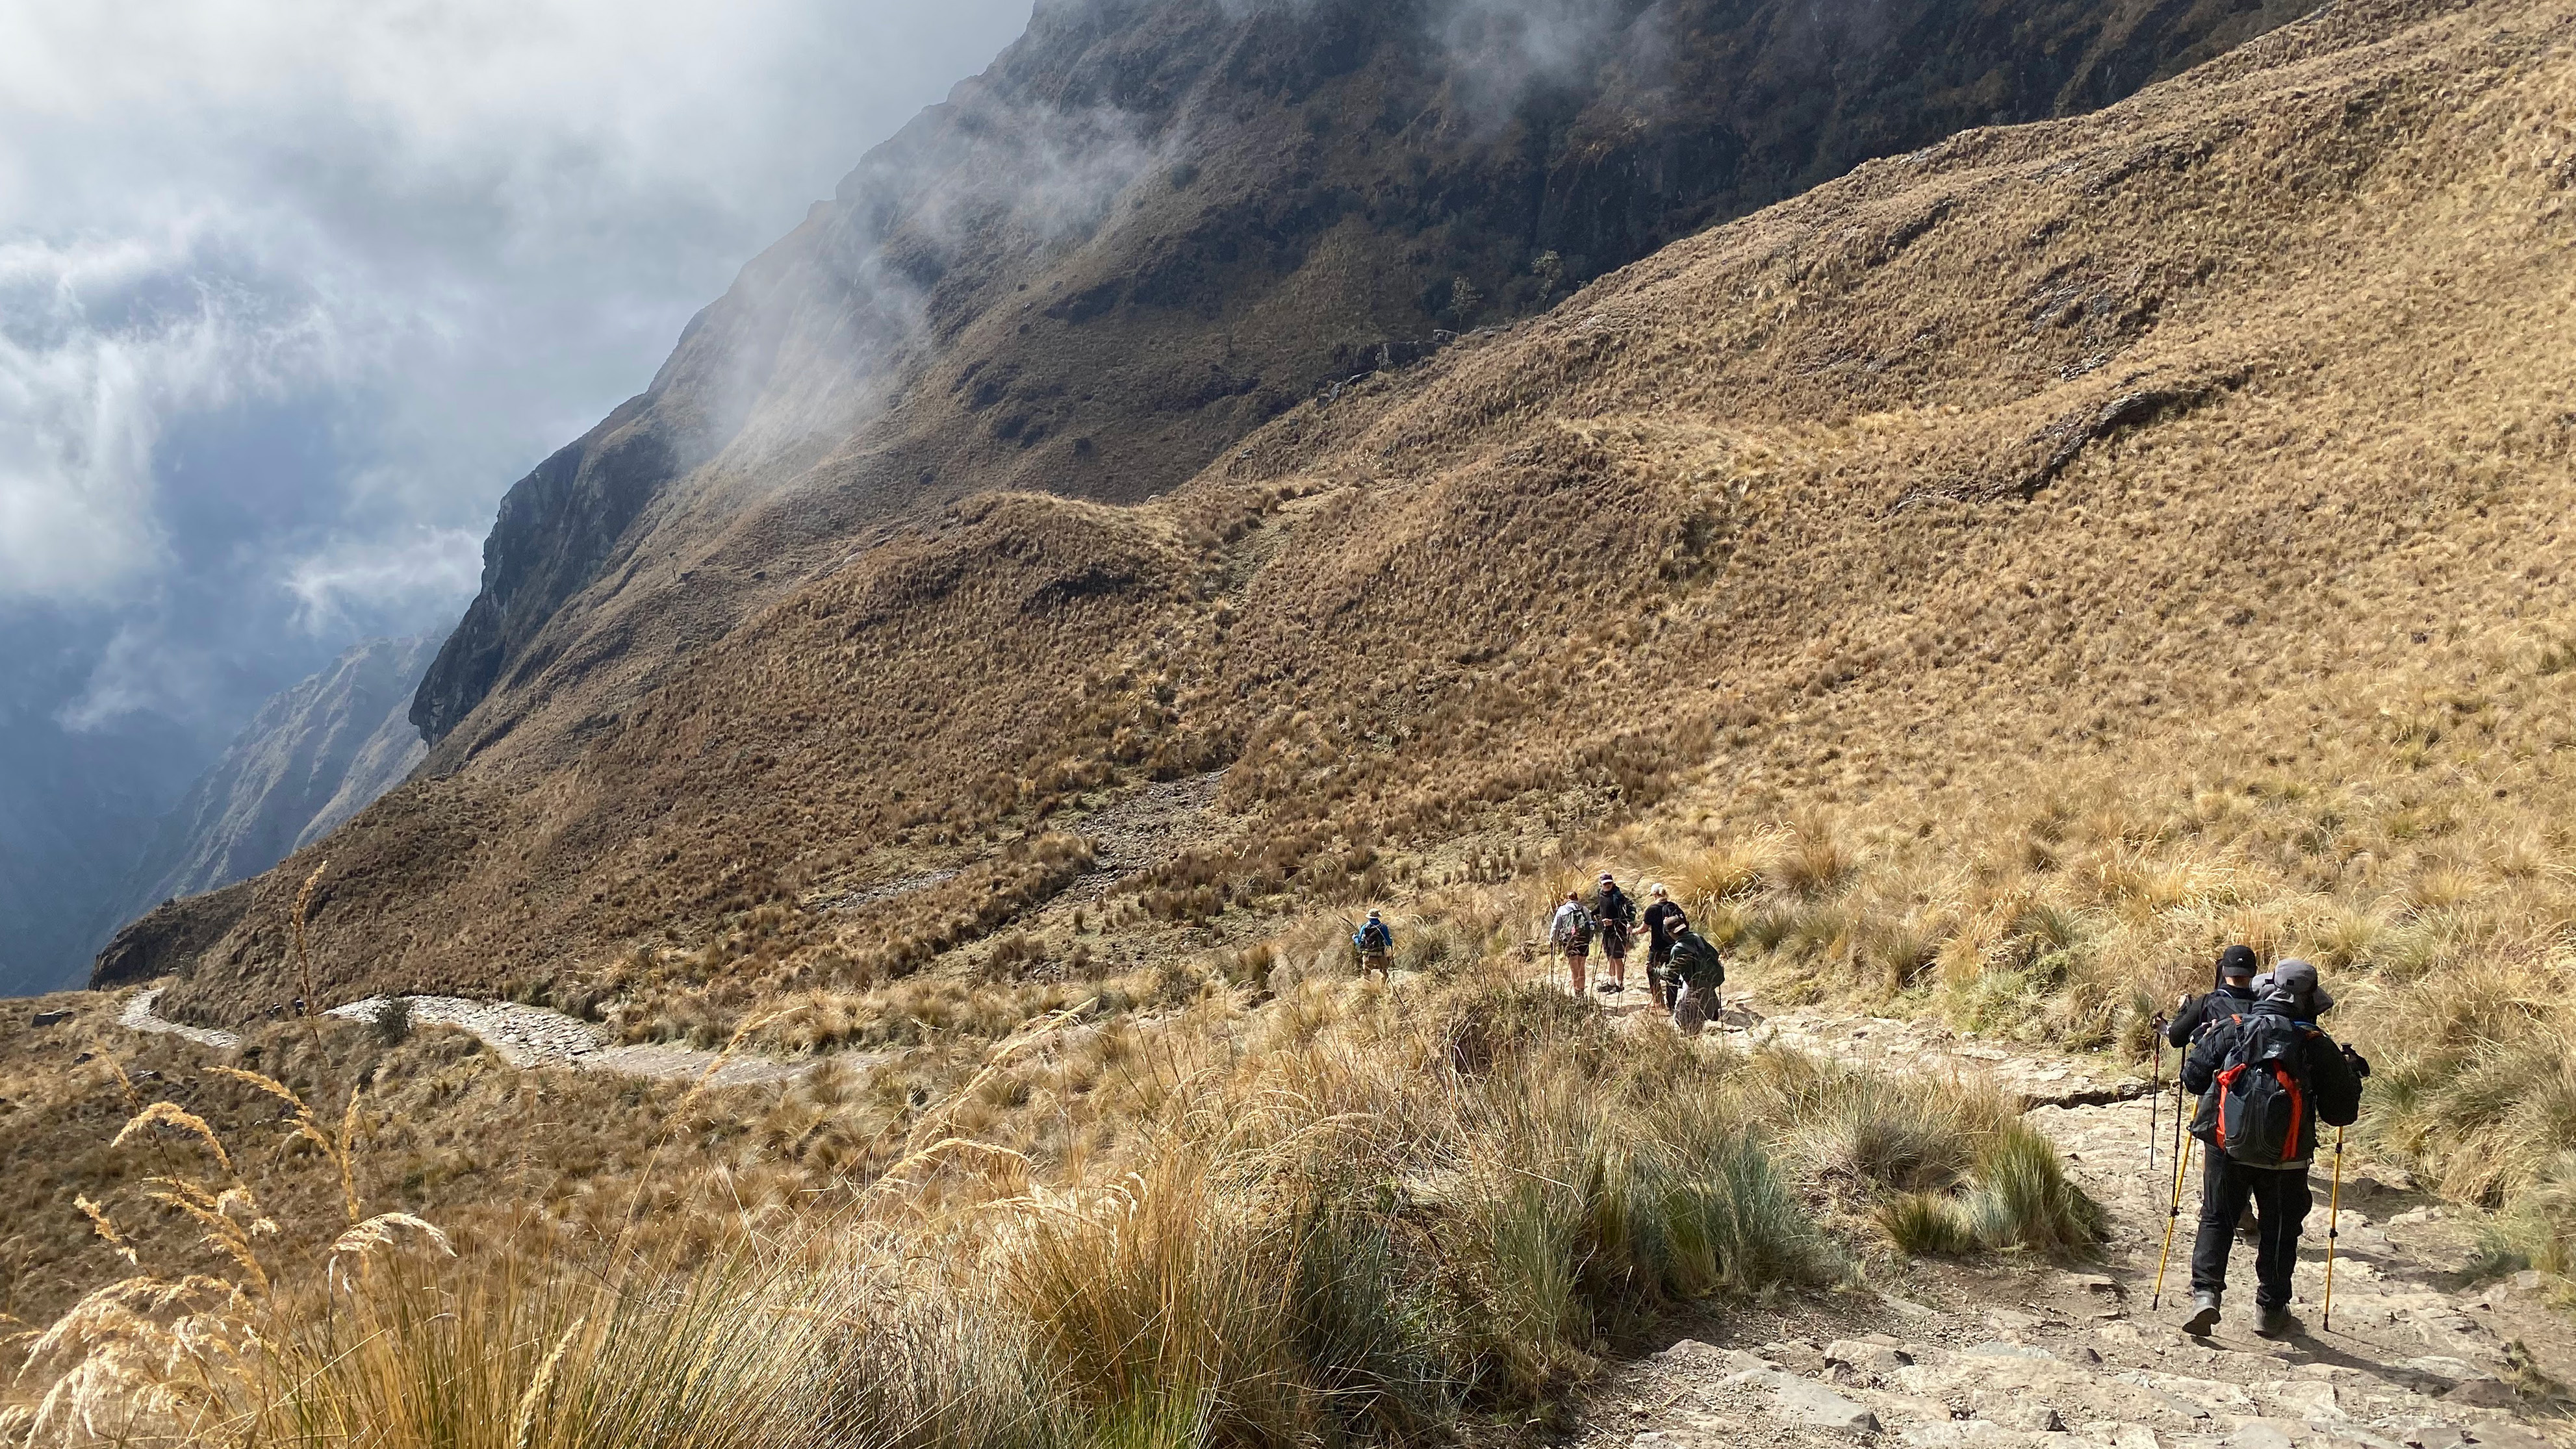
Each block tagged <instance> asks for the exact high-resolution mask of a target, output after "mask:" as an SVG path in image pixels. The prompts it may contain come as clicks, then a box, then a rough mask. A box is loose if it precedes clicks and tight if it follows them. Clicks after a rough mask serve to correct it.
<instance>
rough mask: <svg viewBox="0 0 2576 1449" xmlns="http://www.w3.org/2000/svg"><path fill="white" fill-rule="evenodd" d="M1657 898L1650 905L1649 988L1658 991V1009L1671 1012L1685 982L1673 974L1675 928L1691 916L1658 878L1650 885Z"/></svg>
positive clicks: (1649, 890) (1649, 891) (1650, 895)
mask: <svg viewBox="0 0 2576 1449" xmlns="http://www.w3.org/2000/svg"><path fill="white" fill-rule="evenodd" d="M1646 895H1647V897H1648V898H1649V899H1650V900H1651V901H1653V904H1652V905H1649V906H1647V907H1646V989H1647V990H1648V991H1650V992H1652V993H1654V997H1655V1009H1656V1010H1658V1011H1669V1010H1671V1009H1672V1005H1673V998H1674V997H1675V996H1677V995H1679V994H1681V982H1680V981H1679V980H1677V979H1676V978H1675V977H1674V976H1673V970H1672V959H1673V927H1674V926H1675V925H1676V924H1681V925H1687V924H1689V918H1688V917H1687V916H1684V915H1683V914H1682V908H1681V907H1679V906H1677V905H1674V904H1673V899H1672V893H1671V892H1669V891H1667V890H1665V889H1664V883H1663V882H1662V881H1657V882H1655V883H1654V884H1653V885H1651V886H1648V887H1646Z"/></svg>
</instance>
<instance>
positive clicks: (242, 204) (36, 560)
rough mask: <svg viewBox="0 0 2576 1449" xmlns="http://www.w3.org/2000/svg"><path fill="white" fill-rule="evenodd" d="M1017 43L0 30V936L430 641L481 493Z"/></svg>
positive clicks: (32, 21)
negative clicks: (17, 910)
mask: <svg viewBox="0 0 2576 1449" xmlns="http://www.w3.org/2000/svg"><path fill="white" fill-rule="evenodd" d="M1028 10H1029V0H941V3H938V4H935V5H934V4H925V3H922V0H838V3H834V0H703V3H697V0H691V3H682V0H381V3H374V4H368V5H348V4H344V3H337V0H333V3H323V0H177V3H172V0H80V3H76V4H64V3H60V0H0V904H5V902H6V901H7V900H8V899H10V898H11V896H12V894H13V892H15V893H16V894H17V895H19V896H24V895H26V894H27V892H28V891H29V889H31V882H32V881H33V880H34V878H35V877H36V876H37V875H39V874H42V873H44V872H45V871H46V870H48V869H51V868H54V867H58V866H60V864H61V862H62V860H63V858H64V857H63V852H64V851H65V850H68V849H71V848H72V847H70V846H67V845H64V844H62V843H61V840H59V839H56V837H57V836H61V832H63V831H65V830H69V831H70V832H71V834H72V835H73V836H79V835H80V834H81V832H82V831H83V830H89V831H90V833H91V834H95V833H97V830H98V829H105V828H106V824H105V823H104V822H105V816H106V815H108V814H115V813H116V812H119V811H122V812H124V813H126V814H132V813H135V812H138V811H145V812H148V810H150V809H152V808H156V807H154V806H153V804H152V802H153V801H156V800H157V801H158V802H159V806H158V807H157V808H166V807H167V805H168V804H169V803H171V802H172V801H175V799H176V797H177V794H178V793H179V792H180V791H182V790H184V789H185V787H186V785H187V783H188V781H189V780H190V779H191V778H193V776H194V775H195V773H196V772H197V771H198V770H200V769H202V768H203V767H204V766H205V765H206V764H207V763H209V762H210V761H211V760H212V758H213V755H214V754H215V752H216V751H218V750H220V748H221V747H222V745H223V743H224V741H225V740H226V739H228V738H229V737H230V735H231V734H232V732H233V731H234V730H236V729H238V728H239V727H240V725H241V724H242V723H243V722H244V721H245V720H246V719H247V718H248V717H249V716H250V714H251V713H252V712H253V711H254V710H255V709H256V708H257V707H258V705H259V703H260V701H261V700H263V699H264V698H266V697H267V695H269V694H270V693H272V692H274V691H275V690H277V689H279V688H282V687H284V686H285V685H287V684H290V683H292V682H294V681H295V680H296V679H298V678H301V677H302V676H303V675H305V674H308V673H310V672H312V671H313V670H314V669H316V668H319V667H320V666H321V665H322V664H323V663H324V662H327V660H328V659H329V658H330V657H331V656H333V655H334V654H336V653H338V652H339V651H340V649H342V648H344V647H346V646H347V645H348V644H349V643H351V642H354V641H355V640H357V639H360V638H365V637H370V636H375V635H381V634H388V633H412V632H417V631H420V630H423V629H443V628H444V627H446V626H447V625H449V624H451V623H453V621H454V619H455V617H456V615H457V614H458V613H459V612H460V611H461V609H462V608H463V606H464V604H465V602H466V600H467V599H468V598H470V597H471V595H472V593H473V589H474V583H475V579H476V575H477V572H478V571H479V568H480V549H481V546H482V539H483V535H484V533H485V531H486V529H487V528H488V526H489V524H490V521H491V517H492V511H493V507H494V505H495V504H496V503H497V502H498V500H499V498H500V495H501V493H502V491H503V490H504V489H506V488H507V487H508V486H509V485H510V484H511V483H512V482H514V481H516V480H517V479H518V478H519V477H520V476H522V475H523V474H525V473H526V472H527V471H528V469H529V468H530V467H532V466H533V465H534V464H535V463H537V462H538V461H539V460H540V459H542V458H543V457H544V456H545V455H546V454H547V453H549V452H551V451H552V450H553V449H555V448H556V447H559V446H561V445H562V444H564V443H566V442H569V441H570V440H572V439H573V438H575V437H577V436H579V435H580V434H581V433H582V432H583V431H584V430H586V429H587V428H588V427H589V426H590V425H591V424H592V423H593V422H595V421H596V420H597V419H598V418H599V417H600V416H601V415H602V414H604V413H605V412H607V411H608V410H609V409H610V408H611V407H613V406H614V405H615V404H616V403H617V402H618V401H620V400H621V399H623V398H625V397H627V396H630V395H632V394H633V393H635V392H637V391H640V390H641V389H642V388H643V387H644V385H645V384H646V383H647V382H648V381H649V380H650V379H651V377H652V375H653V371H654V369H655V368H656V367H657V366H658V365H659V364H660V362H661V360H662V358H663V357H664V356H665V355H666V354H667V353H668V352H669V350H670V348H671V346H672V344H673V343H674V342H675V341H676V340H677V338H678V336H679V332H680V329H681V327H682V325H683V324H685V323H686V321H687V320H688V318H689V316H690V315H691V314H692V313H693V312H695V311H696V310H697V309H698V308H699V307H701V306H703V305H705V304H706V303H707V302H709V301H711V300H713V299H714V298H715V297H716V296H717V295H719V294H720V293H721V292H722V291H723V290H724V288H725V286H726V285H727V284H728V283H729V282H730V281H731V279H732V277H733V275H734V273H735V271H736V270H737V269H738V268H739V267H740V266H741V265H742V263H743V262H744V261H746V260H748V259H749V258H750V257H751V256H752V255H753V254H755V253H756V252H757V251H759V250H760V248H761V247H763V246H765V245H766V244H767V243H769V242H770V241H772V240H774V239H776V238H777V237H779V236H781V235H783V234H784V233H785V232H786V231H787V230H788V229H789V228H791V227H793V226H794V225H795V224H796V223H797V221H798V220H800V219H801V218H802V217H803V215H804V213H805V210H806V208H807V206H808V205H809V204H810V203H812V202H813V201H815V200H818V199H820V198H823V197H826V196H829V195H830V194H831V190H832V187H833V184H834V183H835V182H836V181H837V180H838V179H839V178H840V176H841V175H842V174H843V173H844V172H845V171H847V170H848V169H849V168H850V166H851V165H852V164H854V163H855V162H856V161H857V160H858V158H859V157H860V155H861V154H863V153H864V152H865V151H866V150H867V148H868V147H870V146H872V145H874V144H875V143H876V142H878V141H881V140H883V139H884V138H886V137H887V136H889V135H891V134H892V133H893V132H894V131H895V130H896V128H898V127H899V126H900V125H902V123H903V122H904V121H905V120H906V119H908V118H909V117H910V116H911V115H912V114H913V113H915V112H916V111H918V110H919V109H920V108H921V107H923V106H924V105H927V104H929V103H932V102H934V101H937V100H938V99H940V98H941V97H942V96H943V95H945V94H946V92H947V91H948V89H949V87H950V86H951V85H952V84H954V83H955V82H956V81H958V80H960V79H963V78H964V77H966V76H968V75H971V74H973V73H975V72H977V71H979V70H981V69H982V68H983V67H984V66H985V64H986V63H988V62H989V61H990V60H991V58H992V57H993V55H994V54H995V53H997V52H998V51H999V50H1000V49H1001V48H1002V46H1004V45H1005V44H1007V43H1008V42H1009V41H1010V40H1011V39H1012V38H1013V37H1015V36H1016V35H1017V34H1018V33H1019V32H1020V30H1021V29H1023V28H1024V27H1025V25H1026V22H1027V19H1028ZM102 802H111V803H102ZM120 818H121V817H120ZM93 827H95V828H93ZM118 828H123V827H121V826H120V827H118ZM49 832H50V833H49ZM69 838H70V837H68V836H63V837H62V839H69ZM83 838H86V837H83ZM47 841H53V842H54V843H52V844H45V842H47ZM84 848H86V847H84ZM101 848H102V849H107V850H108V854H109V855H112V854H113V853H114V852H113V849H111V848H107V847H101ZM48 862H51V864H50V865H49V864H48ZM97 868H98V867H95V866H93V867H89V869H91V870H93V871H94V870H95V869H97ZM0 924H5V923H0Z"/></svg>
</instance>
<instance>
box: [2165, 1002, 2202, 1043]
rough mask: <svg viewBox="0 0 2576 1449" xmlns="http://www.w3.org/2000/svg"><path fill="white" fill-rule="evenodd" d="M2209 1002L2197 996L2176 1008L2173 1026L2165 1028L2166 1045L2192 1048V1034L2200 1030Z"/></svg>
mask: <svg viewBox="0 0 2576 1449" xmlns="http://www.w3.org/2000/svg"><path fill="white" fill-rule="evenodd" d="M2208 1001H2209V998H2208V997H2206V996H2195V997H2192V998H2190V999H2189V1000H2187V1001H2185V1002H2184V1003H2183V1004H2182V1005H2181V1006H2179V1007H2177V1008H2175V1010H2174V1014H2173V1024H2172V1025H2170V1026H2168V1027H2166V1028H2165V1044H2166V1045H2168V1046H2173V1047H2180V1048H2185V1049H2188V1048H2189V1047H2190V1046H2191V1034H2192V1033H2193V1032H2194V1031H2196V1030H2198V1029H2199V1027H2200V1018H2201V1014H2202V1012H2204V1011H2205V1010H2207V1003H2208Z"/></svg>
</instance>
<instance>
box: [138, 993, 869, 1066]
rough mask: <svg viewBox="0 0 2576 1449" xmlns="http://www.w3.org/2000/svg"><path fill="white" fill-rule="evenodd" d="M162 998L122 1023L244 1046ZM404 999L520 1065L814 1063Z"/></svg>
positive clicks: (491, 1005) (335, 1012)
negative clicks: (184, 1017)
mask: <svg viewBox="0 0 2576 1449" xmlns="http://www.w3.org/2000/svg"><path fill="white" fill-rule="evenodd" d="M160 997H161V992H160V989H159V988H157V987H155V988H153V989H150V990H145V991H138V992H136V993H135V994H134V998H133V999H132V1000H130V1001H128V1002H127V1003H126V1004H125V1009H124V1010H123V1011H122V1012H120V1013H119V1014H118V1016H117V1025H119V1026H122V1027H124V1028H126V1029H127V1030H129V1031H140V1032H152V1033H156V1034H159V1035H164V1036H176V1037H181V1038H183V1039H185V1040H188V1041H192V1042H195V1043H197V1044H198V1045H199V1046H205V1047H212V1048H214V1049H216V1050H218V1051H229V1050H231V1049H232V1048H234V1047H237V1046H240V1045H241V1040H242V1039H241V1036H240V1034H238V1033H236V1032H229V1031H219V1030H216V1029H214V1028H211V1027H202V1026H187V1025H183V1024H182V1023H179V1022H175V1021H171V1020H169V1019H168V1018H166V1017H163V1016H161V1015H160V1014H159V1013H158V1012H157V1011H155V1010H154V1007H155V1006H156V1005H157V1003H158V1002H159V1000H160ZM395 999H396V998H393V997H384V996H371V997H368V998H366V999H365V1000H363V1001H352V1002H350V1003H348V1004H347V1005H345V1006H335V1007H332V1008H331V1009H330V1010H329V1011H327V1012H325V1013H323V1014H324V1015H326V1016H336V1017H340V1018H342V1019H344V1020H348V1021H361V1022H371V1021H374V1020H376V1019H377V1017H378V1016H379V1015H380V1014H381V1013H382V1012H383V1011H384V1010H385V1009H386V1008H387V1007H388V1006H389V1005H391V1004H392V1002H393V1001H394V1000H395ZM399 999H401V1000H403V1001H406V1002H408V1003H409V1004H410V1008H411V1020H412V1023H413V1024H414V1025H416V1026H452V1027H455V1028H457V1029H458V1030H460V1031H463V1032H466V1033H467V1034H469V1035H471V1036H473V1037H474V1038H475V1039H476V1040H477V1041H480V1042H482V1043H483V1044H484V1045H485V1046H488V1047H490V1048H491V1049H492V1050H493V1051H494V1052H495V1053H496V1054H498V1055H499V1056H500V1058H501V1060H503V1061H505V1062H507V1063H509V1064H510V1065H511V1066H514V1067H518V1068H522V1069H528V1068H537V1067H571V1068H574V1069H577V1070H581V1071H600V1072H616V1073H620V1074H622V1075H625V1076H630V1077H671V1078H677V1077H687V1078H695V1077H700V1076H707V1077H708V1084H709V1085H710V1086H718V1087H743V1086H750V1085H753V1084H755V1083H759V1082H776V1081H784V1080H786V1079H788V1078H791V1077H795V1076H798V1075H800V1074H802V1073H804V1072H806V1071H808V1070H810V1069H811V1068H812V1067H813V1066H814V1065H815V1063H814V1062H812V1061H785V1060H781V1059H779V1058H777V1057H764V1056H756V1055H752V1054H749V1053H741V1052H737V1053H734V1054H732V1055H730V1056H728V1055H726V1054H725V1053H723V1052H715V1051H706V1050H703V1049H701V1048H697V1047H689V1046H678V1045H672V1044H668V1043H656V1044H652V1045H643V1046H629V1045H620V1044H618V1043H616V1042H613V1041H611V1040H610V1039H609V1037H608V1034H607V1033H606V1032H604V1031H602V1030H601V1029H600V1028H598V1027H596V1026H594V1025H592V1024H591V1023H589V1022H586V1021H583V1020H582V1019H580V1018H579V1017H575V1016H567V1015H565V1014H564V1013H562V1012H560V1011H549V1010H547V1009H546V1008H544V1007H541V1006H524V1005H521V1004H520V1003H518V1002H514V1001H473V1000H469V999H467V998H465V997H461V996H408V997H402V998H399ZM841 1060H844V1061H848V1062H853V1063H856V1062H858V1061H859V1058H858V1057H857V1056H856V1055H852V1056H846V1057H844V1058H842V1059H841ZM710 1072H711V1073H712V1075H709V1074H710Z"/></svg>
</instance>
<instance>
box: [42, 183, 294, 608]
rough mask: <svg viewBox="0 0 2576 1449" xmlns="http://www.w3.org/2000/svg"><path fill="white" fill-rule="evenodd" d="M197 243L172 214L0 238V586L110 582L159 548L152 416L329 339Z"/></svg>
mask: <svg viewBox="0 0 2576 1449" xmlns="http://www.w3.org/2000/svg"><path fill="white" fill-rule="evenodd" d="M195 250H196V248H195V247H194V245H193V239H192V237H191V236H190V235H189V229H188V228H186V227H184V226H183V227H181V228H179V229H177V230H175V231H173V232H171V233H166V234H164V235H161V236H155V237H126V238H119V239H114V240H109V241H104V242H77V243H73V244H70V245H64V246H54V245H48V244H46V243H43V242H37V241H19V242H15V243H10V244H0V600H5V599H7V598H9V597H12V596H31V595H32V596H40V597H48V598H56V599H62V598H69V599H78V600H85V601H97V600H108V599H114V598H117V597H119V596H120V595H121V594H122V592H123V591H124V590H125V589H127V588H128V587H130V586H131V585H132V584H133V583H134V582H135V581H136V580H137V579H138V578H140V577H142V576H144V575H146V574H148V572H149V571H150V570H151V569H152V568H153V567H154V566H155V565H157V564H159V563H161V562H163V561H164V560H165V559H166V558H167V549H166V547H165V539H164V537H163V530H162V528H161V526H160V523H159V520H158V519H157V518H156V517H155V514H154V509H153V478H152V458H153V452H154V448H155V447H156V445H157V444H158V442H159V440H160V436H161V429H162V423H163V419H164V418H165V417H167V416H168V415H170V414H172V413H174V412H180V411H188V410H196V409H204V408H209V407H215V406H220V405H222V404H224V403H226V402H228V401H230V400H233V399H236V398H239V397H242V396H244V395H247V394H252V393H258V392H264V391H269V390H273V389H275V388H278V387H281V386H284V385H286V384H287V381H288V379H290V378H292V377H293V376H295V375H297V374H299V373H302V372H305V371H306V370H308V369H309V368H310V367H312V366H313V365H314V364H315V363H316V361H317V360H318V359H319V358H320V357H322V356H324V355H326V354H328V353H329V351H330V350H331V349H330V344H329V337H328V333H329V327H328V323H327V319H324V318H323V317H321V316H320V315H319V314H318V313H316V312H315V311H314V310H313V309H312V308H311V307H310V306H308V305H300V304H298V303H296V302H294V301H293V300H292V299H289V298H280V297H277V296H273V295H272V296H263V295H261V294H259V293H258V292H256V291H252V290H248V289H244V288H241V287H238V286H235V285H232V284H231V283H230V280H229V279H227V278H225V277H223V276H222V274H221V272H220V269H218V268H214V267H210V266H206V265H202V264H201V263H200V262H199V259H197V258H196V257H195ZM324 366H326V367H327V364H324Z"/></svg>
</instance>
